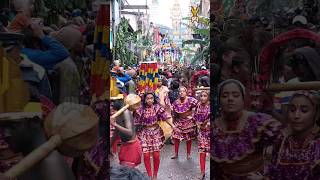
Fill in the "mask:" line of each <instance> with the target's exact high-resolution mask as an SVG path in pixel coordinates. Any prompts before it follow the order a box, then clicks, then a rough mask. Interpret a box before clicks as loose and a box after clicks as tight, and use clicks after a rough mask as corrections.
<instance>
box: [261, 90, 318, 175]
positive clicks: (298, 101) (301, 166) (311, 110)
mask: <svg viewBox="0 0 320 180" xmlns="http://www.w3.org/2000/svg"><path fill="white" fill-rule="evenodd" d="M319 105H320V97H319V93H318V92H316V91H298V92H296V93H295V94H294V95H293V96H292V98H291V100H290V102H289V112H288V124H289V126H288V127H287V129H285V130H284V131H283V132H282V133H281V134H280V135H279V137H278V138H277V140H276V142H275V143H274V144H273V146H272V147H271V148H269V149H268V150H267V152H268V153H267V155H266V157H269V163H267V164H266V166H265V176H266V177H267V178H268V179H270V180H274V179H320V167H319V162H320V153H319V150H320V138H319V130H320V129H319V125H318V123H319V118H320V111H319V107H320V106H319Z"/></svg>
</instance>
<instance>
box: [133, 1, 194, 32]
mask: <svg viewBox="0 0 320 180" xmlns="http://www.w3.org/2000/svg"><path fill="white" fill-rule="evenodd" d="M146 1H147V3H148V5H149V8H150V5H151V3H152V0H127V2H128V3H129V4H130V5H145V4H146ZM178 1H179V3H180V7H181V13H182V17H186V16H188V13H189V11H190V7H189V3H190V0H178ZM158 2H159V9H158V13H157V14H155V15H154V16H153V17H151V19H150V21H151V22H154V23H155V24H161V25H165V26H168V27H172V24H171V19H170V16H171V13H170V9H171V8H172V6H173V4H174V2H175V0H158ZM144 11H145V10H144ZM148 11H150V9H149V10H148Z"/></svg>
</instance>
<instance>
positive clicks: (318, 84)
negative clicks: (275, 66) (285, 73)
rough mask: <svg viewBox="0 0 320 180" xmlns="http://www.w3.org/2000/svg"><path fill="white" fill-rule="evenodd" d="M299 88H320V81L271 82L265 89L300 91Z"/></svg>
mask: <svg viewBox="0 0 320 180" xmlns="http://www.w3.org/2000/svg"><path fill="white" fill-rule="evenodd" d="M298 90H320V81H310V82H297V83H292V84H288V83H284V84H270V85H269V86H268V87H267V88H266V89H265V91H298Z"/></svg>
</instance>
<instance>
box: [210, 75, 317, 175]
mask: <svg viewBox="0 0 320 180" xmlns="http://www.w3.org/2000/svg"><path fill="white" fill-rule="evenodd" d="M245 92H246V91H245V88H244V86H243V85H242V83H241V82H239V81H237V80H226V81H224V82H222V83H221V84H220V86H219V87H218V97H219V104H220V108H221V114H220V116H219V117H218V118H216V119H215V121H214V122H213V125H212V137H213V139H212V140H211V143H212V146H211V147H212V148H211V156H212V160H213V161H211V166H213V171H212V173H211V178H212V179H214V180H220V179H233V180H245V179H246V180H247V179H260V180H262V179H270V180H279V179H288V180H289V179H299V180H300V179H301V180H302V179H308V180H309V179H310V180H316V179H320V169H319V162H320V147H319V145H320V139H319V126H318V125H319V117H320V116H319V115H320V114H319V113H320V111H319V110H320V109H319V103H320V99H319V93H318V92H317V91H312V90H308V91H296V92H295V93H294V94H293V95H292V96H291V99H290V101H289V108H288V109H289V110H288V115H287V120H286V121H284V122H281V121H278V120H276V119H274V118H273V117H272V116H270V115H267V114H263V113H255V112H250V111H247V110H246V108H245V103H244V100H245V97H246V96H247V95H246V93H245Z"/></svg>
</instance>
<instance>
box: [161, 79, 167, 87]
mask: <svg viewBox="0 0 320 180" xmlns="http://www.w3.org/2000/svg"><path fill="white" fill-rule="evenodd" d="M161 82H162V85H163V86H167V85H168V80H167V78H165V77H163V78H162V80H161Z"/></svg>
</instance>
